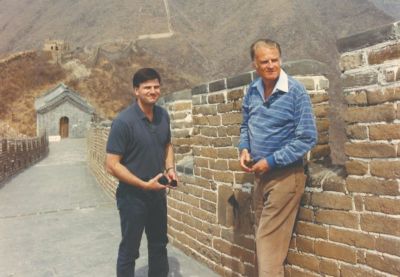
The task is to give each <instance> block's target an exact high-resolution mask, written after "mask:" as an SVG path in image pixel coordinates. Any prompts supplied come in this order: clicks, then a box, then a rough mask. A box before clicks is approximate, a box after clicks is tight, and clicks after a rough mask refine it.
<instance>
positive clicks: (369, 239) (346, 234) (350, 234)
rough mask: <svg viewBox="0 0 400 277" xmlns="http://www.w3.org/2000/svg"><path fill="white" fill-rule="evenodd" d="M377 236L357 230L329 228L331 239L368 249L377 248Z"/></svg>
mask: <svg viewBox="0 0 400 277" xmlns="http://www.w3.org/2000/svg"><path fill="white" fill-rule="evenodd" d="M375 239H376V236H373V235H370V234H366V233H362V232H359V231H356V230H352V231H350V230H345V229H338V228H335V227H330V228H329V240H331V241H336V242H340V243H344V244H347V245H350V246H356V247H361V248H366V249H374V248H375Z"/></svg>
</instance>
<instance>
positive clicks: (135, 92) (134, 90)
mask: <svg viewBox="0 0 400 277" xmlns="http://www.w3.org/2000/svg"><path fill="white" fill-rule="evenodd" d="M132 92H133V95H134V96H137V95H138V94H137V88H136V87H133V91H132Z"/></svg>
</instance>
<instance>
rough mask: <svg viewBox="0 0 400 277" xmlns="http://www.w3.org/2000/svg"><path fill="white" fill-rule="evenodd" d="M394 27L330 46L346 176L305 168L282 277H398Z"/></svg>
mask: <svg viewBox="0 0 400 277" xmlns="http://www.w3.org/2000/svg"><path fill="white" fill-rule="evenodd" d="M399 38H400V29H399V23H395V24H393V25H388V26H384V27H381V28H379V29H377V30H371V31H368V32H366V33H362V34H357V35H354V36H351V37H348V38H344V39H341V40H339V41H338V48H339V51H340V52H341V57H340V67H341V70H342V73H343V74H342V76H341V79H342V85H343V88H344V94H345V99H346V102H347V104H348V109H347V112H346V115H345V118H346V124H347V127H346V132H347V136H348V139H349V142H348V143H346V145H345V154H346V155H347V157H348V161H347V162H346V172H344V171H341V170H333V169H330V170H326V169H324V168H319V167H318V166H315V165H314V166H312V167H311V171H310V176H311V180H310V183H309V186H308V187H307V190H306V193H305V194H304V197H303V201H302V205H301V209H300V213H299V218H298V222H297V226H296V228H295V235H294V237H293V240H292V243H291V250H290V251H289V255H288V263H289V265H288V266H287V267H286V269H287V273H288V274H287V276H325V275H328V276H400V217H399V215H400V210H399V207H400V191H399V179H400V159H399V157H400V155H399V153H400V152H399V141H400V140H399V139H400V124H399V123H400V121H399V118H400V117H399V102H400V86H399V85H400V76H399V68H400V41H399Z"/></svg>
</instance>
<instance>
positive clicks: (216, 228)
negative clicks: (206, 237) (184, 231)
mask: <svg viewBox="0 0 400 277" xmlns="http://www.w3.org/2000/svg"><path fill="white" fill-rule="evenodd" d="M200 230H201V231H202V232H204V233H206V234H210V235H211V236H212V237H213V238H215V237H220V236H221V226H220V225H216V224H210V223H208V222H204V221H203V222H202V224H201V229H200Z"/></svg>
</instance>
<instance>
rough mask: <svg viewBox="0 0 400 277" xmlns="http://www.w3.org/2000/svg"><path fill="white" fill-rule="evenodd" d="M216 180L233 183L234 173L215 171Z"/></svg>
mask: <svg viewBox="0 0 400 277" xmlns="http://www.w3.org/2000/svg"><path fill="white" fill-rule="evenodd" d="M213 175H214V180H215V181H219V182H224V183H233V181H234V175H233V173H231V172H226V171H215V172H214V174H213Z"/></svg>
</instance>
